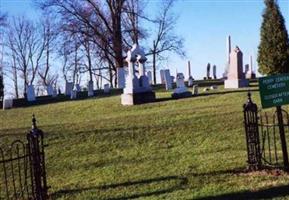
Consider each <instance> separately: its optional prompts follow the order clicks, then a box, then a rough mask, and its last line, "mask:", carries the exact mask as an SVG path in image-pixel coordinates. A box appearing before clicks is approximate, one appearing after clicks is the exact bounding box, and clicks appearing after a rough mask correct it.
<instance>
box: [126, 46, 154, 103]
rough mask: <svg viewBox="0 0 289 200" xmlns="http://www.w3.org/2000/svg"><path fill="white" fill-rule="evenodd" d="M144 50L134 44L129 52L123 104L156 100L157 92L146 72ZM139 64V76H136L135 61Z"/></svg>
mask: <svg viewBox="0 0 289 200" xmlns="http://www.w3.org/2000/svg"><path fill="white" fill-rule="evenodd" d="M146 60H147V58H146V57H145V53H144V51H143V50H142V49H141V48H140V47H139V46H138V45H137V44H134V45H133V47H132V49H131V50H129V51H128V52H127V57H126V62H128V75H127V76H126V83H125V88H124V90H123V94H122V95H121V103H122V105H135V104H141V103H148V102H152V101H155V93H154V92H153V91H152V89H151V86H150V84H149V79H148V77H147V76H146V74H145V62H146ZM136 62H137V64H138V71H139V78H138V77H137V76H136V72H135V63H136Z"/></svg>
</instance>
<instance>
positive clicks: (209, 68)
mask: <svg viewBox="0 0 289 200" xmlns="http://www.w3.org/2000/svg"><path fill="white" fill-rule="evenodd" d="M206 79H207V80H209V79H212V78H211V64H210V63H208V65H207V77H206Z"/></svg>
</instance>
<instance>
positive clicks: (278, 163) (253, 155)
mask: <svg viewBox="0 0 289 200" xmlns="http://www.w3.org/2000/svg"><path fill="white" fill-rule="evenodd" d="M243 112H244V127H245V133H246V143H247V156H248V161H247V162H248V167H249V169H250V170H258V169H261V168H263V167H274V168H284V167H285V166H284V156H283V154H282V144H281V139H280V130H279V129H280V124H279V122H278V113H277V111H275V112H272V111H271V112H270V111H268V112H264V111H262V110H258V106H257V105H256V104H255V103H254V102H253V101H252V99H251V94H250V92H249V93H248V101H247V103H246V104H244V106H243ZM282 117H283V119H282V120H283V124H282V126H283V127H284V132H285V133H286V134H288V133H289V114H288V112H287V111H285V110H284V109H282Z"/></svg>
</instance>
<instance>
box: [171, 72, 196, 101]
mask: <svg viewBox="0 0 289 200" xmlns="http://www.w3.org/2000/svg"><path fill="white" fill-rule="evenodd" d="M176 85H177V88H176V89H175V90H174V93H173V94H172V97H173V98H176V99H178V98H184V97H191V96H192V92H190V91H188V89H187V87H186V86H185V77H184V74H183V73H178V74H177V78H176Z"/></svg>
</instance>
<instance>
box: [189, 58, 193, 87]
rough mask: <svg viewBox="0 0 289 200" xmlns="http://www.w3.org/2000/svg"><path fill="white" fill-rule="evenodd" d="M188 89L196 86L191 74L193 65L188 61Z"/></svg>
mask: <svg viewBox="0 0 289 200" xmlns="http://www.w3.org/2000/svg"><path fill="white" fill-rule="evenodd" d="M188 76H189V77H188V87H192V86H193V85H194V79H193V77H192V74H191V63H190V61H188Z"/></svg>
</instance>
